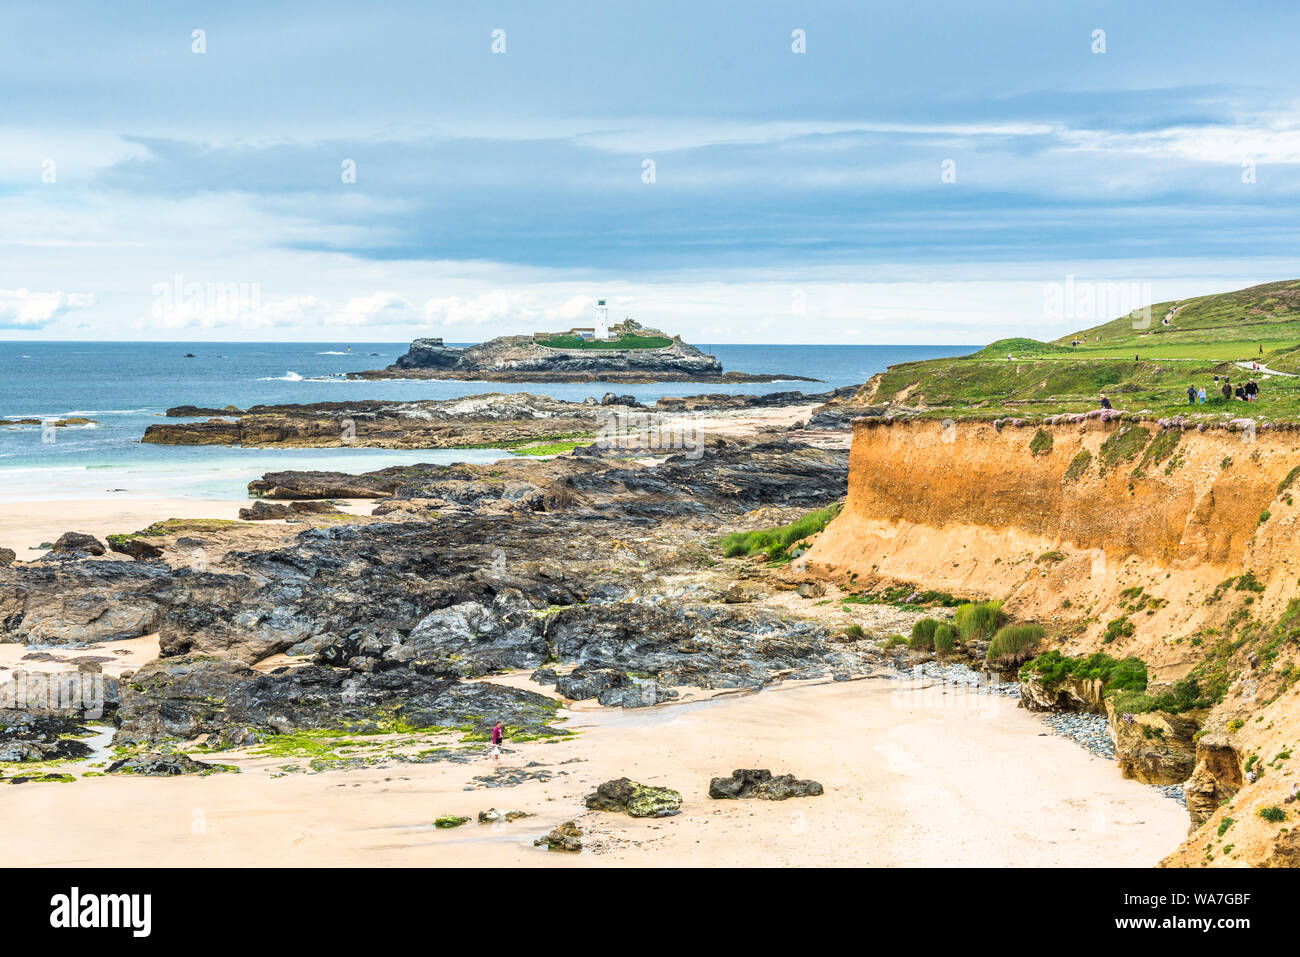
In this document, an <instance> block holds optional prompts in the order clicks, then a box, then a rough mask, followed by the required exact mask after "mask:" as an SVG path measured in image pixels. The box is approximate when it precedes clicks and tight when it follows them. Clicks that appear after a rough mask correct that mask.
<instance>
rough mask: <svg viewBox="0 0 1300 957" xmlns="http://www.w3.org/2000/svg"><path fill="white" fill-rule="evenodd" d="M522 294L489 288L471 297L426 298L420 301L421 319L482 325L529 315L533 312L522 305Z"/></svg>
mask: <svg viewBox="0 0 1300 957" xmlns="http://www.w3.org/2000/svg"><path fill="white" fill-rule="evenodd" d="M523 298H524V297H523V296H521V295H520V294H519V293H508V292H506V291H505V290H504V289H493V290H492V291H491V292H485V293H481V294H480V295H477V296H475V297H473V298H472V299H462V298H461V297H460V296H448V297H445V298H441V299H430V300H429V301H428V302H426V303H425V304H424V321H425V322H427V323H429V324H430V325H445V326H459V325H476V326H477V325H483V324H484V323H489V322H493V323H501V322H504V321H506V320H508V319H522V318H529V317H531V316H534V315H536V313H535V312H534V311H533V310H531V309H528V308H525V307H524V305H523Z"/></svg>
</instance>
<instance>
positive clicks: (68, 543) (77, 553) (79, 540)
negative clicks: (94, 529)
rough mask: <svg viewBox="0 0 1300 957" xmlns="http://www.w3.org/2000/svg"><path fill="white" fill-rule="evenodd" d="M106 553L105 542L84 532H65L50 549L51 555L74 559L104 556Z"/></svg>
mask: <svg viewBox="0 0 1300 957" xmlns="http://www.w3.org/2000/svg"><path fill="white" fill-rule="evenodd" d="M104 551H105V549H104V543H103V542H101V541H100V540H99V539H98V538H96V537H95V536H94V535H86V534H85V533H83V532H64V533H63V534H62V535H60V536H59V537H58V539H56V540H55V542H54V544H53V545H52V546H51V547H50V553H51V554H54V555H67V556H70V557H72V558H80V557H83V556H86V555H102V554H104Z"/></svg>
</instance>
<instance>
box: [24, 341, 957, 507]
mask: <svg viewBox="0 0 1300 957" xmlns="http://www.w3.org/2000/svg"><path fill="white" fill-rule="evenodd" d="M698 345H699V346H700V348H702V349H703V350H704V351H705V352H708V353H710V354H712V355H716V356H717V357H718V359H719V360H720V361H721V362H722V364H723V368H724V369H726V370H728V371H732V370H734V371H740V372H752V373H773V374H781V373H788V374H791V375H802V376H810V377H812V378H815V379H819V380H821V381H820V382H795V381H777V382H770V383H747V384H743V385H714V384H708V383H695V382H680V383H676V382H660V383H655V384H652V385H607V384H605V383H599V382H597V383H553V382H551V383H540V382H539V383H503V382H459V381H436V380H428V379H409V380H403V379H391V380H382V381H365V380H351V379H347V378H344V376H345V375H346V373H348V372H353V371H359V370H363V369H379V368H383V367H384V366H387V365H389V364H391V363H392V362H393V361H394V360H395V359H396V358H397V356H399V355H401V354H402V353H403V352H405V351H406V344H405V343H392V342H385V343H355V342H353V343H343V344H340V343H308V342H286V343H265V342H220V343H215V342H203V343H184V342H40V341H31V340H22V341H18V340H11V341H3V342H0V419H23V418H36V419H42V420H44V419H52V418H65V417H67V416H82V417H85V418H89V419H93V420H95V422H94V424H93V425H86V426H74V427H67V428H58V429H49V428H45V429H43V428H41V427H40V426H30V425H29V426H0V502H24V501H48V500H68V499H90V498H103V497H107V496H122V497H131V498H158V497H168V498H229V497H232V496H235V497H238V496H242V495H244V494H246V492H247V488H246V487H247V484H248V482H249V481H251V480H252V479H255V478H258V477H260V476H261V475H262V474H263V473H265V472H269V471H276V470H280V469H334V470H341V471H348V472H363V471H369V470H372V469H379V468H386V467H388V466H392V465H409V464H414V463H417V462H431V463H443V464H445V463H450V462H487V461H495V460H497V459H500V458H501V457H502V456H503V455H504V454H506V453H503V452H501V451H499V450H493V449H425V450H414V451H408V450H389V449H365V448H355V447H348V448H338V449H274V448H269V449H268V448H222V447H216V446H165V445H143V444H141V442H140V437H141V436H142V435H143V434H144V431H145V429H146V428H147V427H148V426H149V425H151V424H153V423H156V422H163V421H168V420H167V419H165V418H164V413H165V411H166V410H167V409H168V408H170V407H173V406H178V405H195V406H206V407H212V408H224V407H226V406H228V405H234V406H238V407H239V408H247V407H248V406H250V405H257V404H263V405H271V404H276V403H287V402H326V401H338V400H346V399H388V400H410V399H448V398H455V397H457V396H464V395H473V394H476V393H484V392H532V393H536V394H543V395H549V396H552V397H554V398H557V399H569V400H579V401H580V400H582V399H584V398H586V397H587V396H596V397H600V396H601V395H603V394H604V393H605V392H607V391H616V392H618V393H619V394H630V395H634V396H636V398H637V399H639V400H640V401H642V402H644V403H648V404H652V403H653V402H654V401H655V400H656V399H659V398H662V397H664V396H680V395H695V394H699V393H701V392H728V393H738V394H744V393H748V394H759V393H766V392H779V391H788V390H792V389H794V390H799V391H803V392H824V391H827V390H829V389H832V388H837V387H839V386H845V385H857V384H860V383H863V382H865V381H866V380H867V379H868V378H870V377H871V376H872V375H874V374H875V373H877V372H880V371H882V370H883V369H885V367H886V366H889V365H893V364H895V363H899V362H908V361H912V360H918V359H931V358H937V357H941V356H953V355H963V354H966V353H969V352H971V351H973V350H974V349H975V348H976V347H974V346H970V345H949V346H944V345H932V344H927V345H802V346H794V345H709V344H704V343H701V344H698ZM172 421H177V420H172Z"/></svg>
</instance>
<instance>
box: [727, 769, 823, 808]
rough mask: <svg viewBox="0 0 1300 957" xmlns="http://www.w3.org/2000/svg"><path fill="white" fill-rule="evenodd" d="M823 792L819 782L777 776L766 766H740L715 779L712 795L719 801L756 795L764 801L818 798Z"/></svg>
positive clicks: (755, 796) (754, 796) (789, 776)
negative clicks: (728, 775) (724, 776)
mask: <svg viewBox="0 0 1300 957" xmlns="http://www.w3.org/2000/svg"><path fill="white" fill-rule="evenodd" d="M822 793H824V792H823V790H822V786H821V784H820V783H818V782H817V781H812V780H800V779H799V778H796V777H795V776H794V775H793V774H779V775H775V776H773V774H772V772H771V771H769V770H767V769H766V768H737V769H736V770H735V771H732V772H731V777H729V778H713V779H712V780H711V781H710V782H709V797H711V798H714V799H717V800H736V799H740V798H755V799H757V800H760V801H785V800H788V799H790V798H797V797H818V796H819V795H821V794H822Z"/></svg>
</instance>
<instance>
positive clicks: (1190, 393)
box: [1187, 385, 1196, 405]
mask: <svg viewBox="0 0 1300 957" xmlns="http://www.w3.org/2000/svg"><path fill="white" fill-rule="evenodd" d="M1187 404H1188V405H1196V386H1194V385H1189V386H1188V387H1187Z"/></svg>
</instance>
